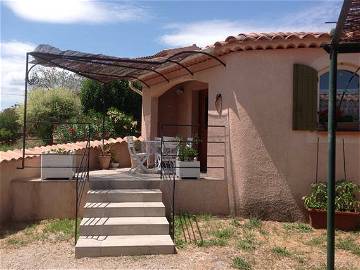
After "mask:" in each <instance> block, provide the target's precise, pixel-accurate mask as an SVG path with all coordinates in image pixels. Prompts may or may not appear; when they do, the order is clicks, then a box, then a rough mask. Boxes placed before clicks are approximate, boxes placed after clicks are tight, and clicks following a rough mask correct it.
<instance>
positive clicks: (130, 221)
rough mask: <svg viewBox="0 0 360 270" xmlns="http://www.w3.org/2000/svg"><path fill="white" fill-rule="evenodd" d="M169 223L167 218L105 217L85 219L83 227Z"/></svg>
mask: <svg viewBox="0 0 360 270" xmlns="http://www.w3.org/2000/svg"><path fill="white" fill-rule="evenodd" d="M154 224H161V225H163V224H165V225H168V224H169V222H168V221H167V219H166V218H165V217H104V218H97V217H96V218H83V219H82V220H81V223H80V225H81V226H101V225H154Z"/></svg>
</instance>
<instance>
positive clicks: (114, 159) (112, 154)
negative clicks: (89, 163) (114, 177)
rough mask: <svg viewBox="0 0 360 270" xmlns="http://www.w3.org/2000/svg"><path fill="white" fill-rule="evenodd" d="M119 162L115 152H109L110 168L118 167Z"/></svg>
mask: <svg viewBox="0 0 360 270" xmlns="http://www.w3.org/2000/svg"><path fill="white" fill-rule="evenodd" d="M119 165H120V164H119V162H118V161H117V159H116V156H115V153H113V152H111V168H114V169H115V168H119Z"/></svg>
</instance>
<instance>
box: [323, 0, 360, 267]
mask: <svg viewBox="0 0 360 270" xmlns="http://www.w3.org/2000/svg"><path fill="white" fill-rule="evenodd" d="M324 49H325V50H326V51H327V52H328V53H329V55H330V71H329V103H328V112H329V113H328V145H329V146H328V148H329V152H328V155H329V156H328V185H327V194H328V201H327V269H328V270H333V269H334V266H335V162H336V151H335V149H336V148H335V144H336V91H337V87H336V86H337V57H338V54H339V53H360V0H344V3H343V6H342V9H341V12H340V16H339V19H338V21H337V24H336V28H335V32H334V33H333V36H332V39H331V41H330V43H329V44H326V45H324Z"/></svg>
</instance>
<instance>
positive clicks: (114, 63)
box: [18, 45, 226, 169]
mask: <svg viewBox="0 0 360 270" xmlns="http://www.w3.org/2000/svg"><path fill="white" fill-rule="evenodd" d="M38 48H39V49H38ZM38 48H36V49H35V51H33V52H28V53H26V68H25V85H24V92H25V95H24V120H23V137H22V163H21V166H20V167H19V168H18V169H24V168H27V166H25V157H26V152H25V150H26V137H27V99H28V85H29V84H30V85H31V84H33V83H34V82H33V81H31V79H30V78H29V74H30V72H31V70H32V69H33V68H34V67H36V66H38V65H42V66H47V67H57V68H61V69H65V70H68V71H71V72H74V73H75V74H78V75H80V76H83V77H86V78H88V79H93V80H96V81H98V82H100V83H102V84H103V85H105V84H107V83H110V82H112V81H116V80H129V81H131V80H137V81H139V82H141V83H142V84H143V85H144V86H146V87H148V88H150V85H149V84H148V83H147V82H145V81H144V80H143V79H141V78H140V77H141V76H143V75H145V74H147V73H149V72H153V73H155V74H156V75H159V76H160V77H162V78H163V79H164V80H165V81H166V82H170V79H169V78H168V77H167V76H166V75H165V74H164V73H162V72H160V71H158V70H157V69H161V68H165V67H168V66H170V65H172V64H174V65H177V66H178V67H180V68H181V69H184V70H186V71H187V73H189V74H190V75H194V72H193V71H191V70H190V68H189V67H187V66H186V65H185V64H184V63H182V61H183V60H185V59H186V58H188V57H189V56H193V55H199V54H201V55H204V56H207V57H208V59H213V60H215V61H217V62H218V63H220V64H221V65H223V66H224V67H226V64H225V62H223V61H222V60H221V59H220V58H219V57H217V56H215V55H213V54H211V53H209V52H206V51H204V50H182V51H180V52H177V53H173V54H171V55H170V56H168V57H159V56H153V57H148V58H120V57H113V56H106V55H98V54H88V53H82V52H76V51H60V50H59V49H57V48H54V47H51V46H49V45H40V46H39V47H38ZM30 57H32V58H33V60H32V61H30ZM154 59H157V60H154ZM29 64H32V65H31V67H30V68H29ZM106 68H108V69H107V70H104V69H106ZM119 72H120V73H119ZM133 91H134V90H133ZM136 93H138V94H141V92H140V93H139V91H136ZM103 134H104V119H103ZM102 140H104V138H102Z"/></svg>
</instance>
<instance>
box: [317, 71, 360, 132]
mask: <svg viewBox="0 0 360 270" xmlns="http://www.w3.org/2000/svg"><path fill="white" fill-rule="evenodd" d="M318 92H319V97H318V127H319V129H327V121H328V97H329V72H326V73H324V74H322V75H320V78H319V91H318ZM359 96H360V95H359V75H358V74H356V73H354V72H352V71H349V70H338V74H337V95H336V117H337V130H344V131H346V130H349V131H352V130H360V120H359V116H360V107H359Z"/></svg>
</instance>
